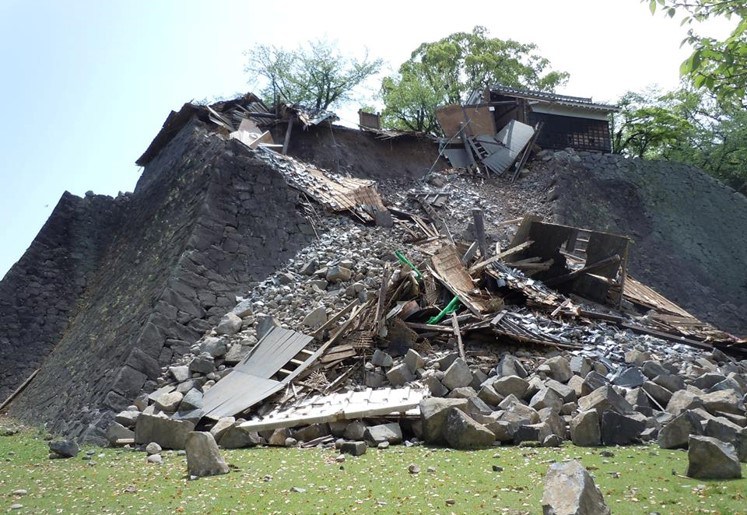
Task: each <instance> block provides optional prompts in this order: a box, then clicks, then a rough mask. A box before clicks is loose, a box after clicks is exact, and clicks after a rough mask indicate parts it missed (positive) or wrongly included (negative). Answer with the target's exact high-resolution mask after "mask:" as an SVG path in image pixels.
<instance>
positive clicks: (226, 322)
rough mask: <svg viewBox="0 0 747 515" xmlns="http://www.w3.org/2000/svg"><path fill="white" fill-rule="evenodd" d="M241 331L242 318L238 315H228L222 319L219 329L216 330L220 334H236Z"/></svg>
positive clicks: (230, 313)
mask: <svg viewBox="0 0 747 515" xmlns="http://www.w3.org/2000/svg"><path fill="white" fill-rule="evenodd" d="M240 330H241V317H239V316H238V315H237V314H236V313H232V312H229V313H226V314H225V315H223V318H221V319H220V322H219V323H218V327H216V328H215V332H216V333H218V334H229V335H230V334H236V333H238V332H239V331H240Z"/></svg>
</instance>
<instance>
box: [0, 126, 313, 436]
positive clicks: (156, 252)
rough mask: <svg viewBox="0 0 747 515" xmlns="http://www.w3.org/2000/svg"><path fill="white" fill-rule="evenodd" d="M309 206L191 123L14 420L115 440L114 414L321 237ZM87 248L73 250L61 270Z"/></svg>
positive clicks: (109, 241)
mask: <svg viewBox="0 0 747 515" xmlns="http://www.w3.org/2000/svg"><path fill="white" fill-rule="evenodd" d="M79 200H80V199H79ZM297 204H298V194H297V192H296V191H295V190H292V189H290V188H289V187H288V186H287V185H286V183H285V181H284V180H283V178H282V176H281V175H280V174H279V173H278V172H276V171H275V170H273V169H272V168H270V167H269V166H268V165H266V164H265V163H263V162H261V161H258V160H255V159H254V158H253V157H252V156H251V153H250V152H249V151H248V150H246V149H245V148H244V147H243V146H241V145H240V144H239V143H237V142H233V141H226V140H225V139H223V138H221V137H220V136H218V135H216V134H214V133H212V132H209V131H208V130H207V129H206V128H205V127H204V125H203V124H202V123H201V122H199V121H197V120H193V121H192V122H190V123H189V124H188V125H186V126H185V127H184V128H183V129H182V130H181V131H180V133H179V134H178V135H177V136H176V137H175V138H174V139H173V140H172V141H171V142H170V143H169V144H168V145H167V146H166V147H165V148H164V149H163V150H162V151H161V152H160V154H159V155H158V156H157V157H156V158H155V159H154V160H153V161H152V162H150V163H149V164H148V166H147V167H146V169H145V171H144V172H143V175H142V177H141V179H140V181H139V183H138V186H137V187H136V189H135V191H134V193H133V194H132V195H131V196H130V198H129V200H128V202H127V205H126V207H124V208H123V212H122V213H121V216H120V218H119V219H118V223H114V224H110V226H109V227H108V228H109V233H108V234H107V235H106V237H105V238H102V239H101V241H100V242H98V244H97V245H95V246H94V247H95V248H97V249H98V248H100V249H102V250H101V251H100V257H99V259H98V261H97V262H96V264H95V265H96V266H94V267H92V268H93V271H92V272H91V273H90V274H89V277H88V279H87V281H86V285H85V289H84V290H83V291H82V292H79V293H82V295H80V299H79V300H78V303H79V305H78V308H77V310H76V311H75V312H74V314H73V316H72V317H71V318H70V320H69V324H68V326H67V329H66V330H65V331H64V334H62V336H61V338H60V339H59V341H57V342H55V341H54V339H53V338H49V339H48V340H49V341H50V343H51V345H54V349H53V350H52V351H51V353H49V355H48V356H47V357H46V359H45V360H44V363H43V365H42V367H41V370H40V372H39V374H38V376H37V377H36V378H35V379H34V381H33V382H32V383H31V384H30V386H29V387H28V388H27V389H26V390H25V391H24V392H23V393H22V394H21V395H20V396H19V397H18V398H17V399H16V400H15V401H14V402H13V404H12V405H11V415H13V416H16V417H18V418H19V419H21V420H25V421H28V422H39V421H46V422H49V428H50V429H51V430H53V431H55V432H60V433H64V434H67V435H71V436H79V437H81V438H82V439H84V440H89V441H103V429H104V428H105V427H106V426H107V425H108V423H109V421H110V420H111V418H112V416H113V413H114V412H116V411H118V410H121V409H123V408H124V407H126V406H127V405H128V404H130V403H131V401H132V399H133V398H134V396H135V395H136V394H137V393H139V392H140V391H141V390H142V389H143V388H145V389H148V388H152V387H153V386H154V385H155V382H154V380H155V379H156V378H157V377H158V375H159V374H160V367H161V366H164V365H167V364H169V363H170V362H171V361H172V359H173V358H174V357H178V356H179V355H181V354H183V353H185V352H187V350H188V349H189V347H190V346H191V345H192V344H193V343H194V342H195V341H196V340H197V339H198V338H199V337H200V336H201V335H202V334H203V333H204V331H205V330H207V329H209V328H210V327H212V326H213V325H215V323H217V320H218V319H219V318H220V316H222V315H223V314H224V313H225V312H226V311H228V310H229V309H230V308H231V307H233V306H234V305H235V303H236V296H237V295H241V294H242V293H243V292H244V291H245V289H246V288H247V285H248V284H249V283H251V282H252V281H254V280H257V279H261V278H263V277H265V276H266V275H267V274H269V273H270V272H272V271H273V270H274V269H275V267H276V266H279V264H282V263H283V262H284V261H286V260H287V259H288V258H290V257H291V256H293V255H294V254H295V252H296V250H297V249H298V248H300V247H303V246H305V245H306V244H307V243H308V242H309V241H310V239H311V237H312V236H313V228H312V227H311V226H310V225H309V224H308V222H307V221H306V219H305V218H304V217H303V216H302V215H301V214H300V213H299V211H298V209H297ZM50 223H51V224H52V225H54V226H55V229H54V231H53V232H54V233H55V234H58V233H64V231H65V230H66V224H65V220H64V219H59V220H58V219H56V218H55V217H53V218H52V219H51V220H50ZM50 231H51V229H50ZM79 252H80V249H79V248H78V246H77V245H76V244H74V243H72V242H71V243H70V245H69V247H68V248H66V249H62V250H61V255H60V256H57V257H56V258H55V262H60V263H62V262H65V260H66V256H67V255H75V254H76V253H79ZM29 259H31V258H29ZM22 261H23V260H22ZM3 287H4V288H7V287H9V286H6V285H5V281H4V282H3ZM3 298H5V296H3ZM18 308H24V309H21V310H20V311H21V314H23V313H25V312H26V309H25V305H22V304H19V305H18ZM9 311H12V309H9ZM16 311H19V309H16ZM55 344H56V345H55ZM6 347H7V348H8V349H11V350H10V352H11V353H13V354H14V356H16V358H15V361H22V360H24V359H27V357H26V356H25V354H23V351H22V347H23V345H22V344H15V343H14V344H13V345H12V346H11V345H3V348H6ZM14 349H16V350H14ZM19 350H20V353H21V354H20V355H18V354H19ZM47 350H49V349H47ZM43 358H44V356H43V355H40V356H39V361H41V359H43ZM37 364H38V361H37ZM22 378H23V375H22V374H18V375H16V376H15V377H11V381H7V382H3V385H4V386H6V387H10V388H13V387H15V385H16V384H17V383H19V382H20V381H19V379H20V380H22Z"/></svg>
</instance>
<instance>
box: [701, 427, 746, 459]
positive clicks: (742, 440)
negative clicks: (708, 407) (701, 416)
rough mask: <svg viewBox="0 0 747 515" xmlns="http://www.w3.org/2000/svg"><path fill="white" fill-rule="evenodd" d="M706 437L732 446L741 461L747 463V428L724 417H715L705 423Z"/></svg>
mask: <svg viewBox="0 0 747 515" xmlns="http://www.w3.org/2000/svg"><path fill="white" fill-rule="evenodd" d="M705 435H706V436H711V437H713V438H717V439H719V440H721V441H722V442H726V443H730V444H732V445H733V446H734V448H735V449H736V451H737V458H738V459H739V461H741V462H745V463H747V428H744V427H742V426H739V425H737V424H735V423H734V422H732V421H731V420H728V419H726V418H724V417H714V418H711V419H708V421H707V422H706V423H705Z"/></svg>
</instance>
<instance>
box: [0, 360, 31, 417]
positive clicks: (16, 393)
mask: <svg viewBox="0 0 747 515" xmlns="http://www.w3.org/2000/svg"><path fill="white" fill-rule="evenodd" d="M38 373H39V369H38V368H37V369H36V370H34V371H33V372H31V375H30V376H28V377H27V378H26V380H25V381H24V382H22V383H21V385H20V386H19V387H18V388H16V389H15V391H13V393H11V394H10V395H9V396H8V398H7V399H5V400H4V401H3V403H2V404H0V410H2V409H3V408H4V407H5V406H7V405H8V404H10V402H11V401H12V400H13V399H15V398H16V397H18V394H20V393H21V392H22V391H23V390H25V389H26V387H27V386H28V385H29V383H31V381H33V380H34V378H35V377H36V374H38Z"/></svg>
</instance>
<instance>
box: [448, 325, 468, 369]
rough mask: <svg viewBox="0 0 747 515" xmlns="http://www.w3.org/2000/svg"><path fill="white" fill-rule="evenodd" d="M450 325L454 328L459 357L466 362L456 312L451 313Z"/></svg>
mask: <svg viewBox="0 0 747 515" xmlns="http://www.w3.org/2000/svg"><path fill="white" fill-rule="evenodd" d="M451 326H452V327H453V328H454V335H455V336H456V339H457V347H458V348H459V357H460V358H462V360H464V362H465V363H466V362H467V354H466V353H465V352H464V343H463V342H462V330H461V329H460V328H459V320H457V316H456V313H452V314H451Z"/></svg>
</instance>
